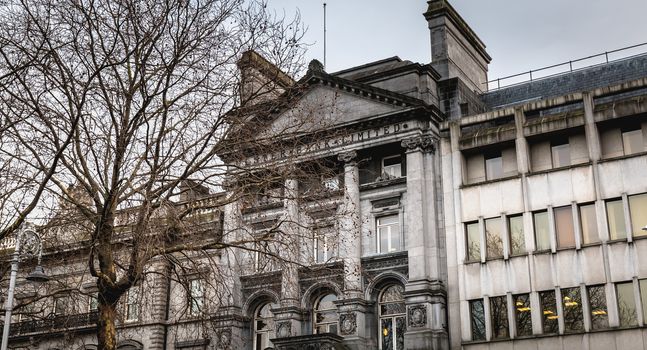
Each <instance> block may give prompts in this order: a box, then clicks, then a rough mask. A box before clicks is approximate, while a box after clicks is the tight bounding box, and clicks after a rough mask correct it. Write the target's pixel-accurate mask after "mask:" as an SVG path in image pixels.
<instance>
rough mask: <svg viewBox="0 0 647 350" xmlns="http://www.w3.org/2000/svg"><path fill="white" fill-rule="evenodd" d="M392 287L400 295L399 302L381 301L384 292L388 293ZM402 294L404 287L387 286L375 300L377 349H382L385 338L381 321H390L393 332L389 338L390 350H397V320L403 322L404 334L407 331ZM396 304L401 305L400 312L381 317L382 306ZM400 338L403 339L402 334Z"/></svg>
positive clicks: (397, 285) (396, 285)
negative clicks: (377, 333)
mask: <svg viewBox="0 0 647 350" xmlns="http://www.w3.org/2000/svg"><path fill="white" fill-rule="evenodd" d="M394 287H395V288H398V289H399V292H400V295H401V297H402V298H401V299H399V300H390V301H384V300H382V299H383V297H384V295H385V294H386V292H387V291H389V289H391V288H394ZM402 293H404V287H403V286H402V285H400V284H389V285H386V286H384V288H382V290H381V291H380V294H379V295H378V299H377V300H378V303H377V304H378V307H377V315H378V331H379V333H380V334H379V335H378V344H379V346H378V349H380V350H382V348H383V343H384V337H385V336H386V334H384V333H385V331H386V330H385V329H383V328H382V320H390V321H391V325H392V330H393V336H392V337H391V339H392V343H391V346H392V347H391V348H392V349H395V350H399V349H398V348H397V345H398V344H397V338H398V336H399V333H398V327H397V325H398V323H397V322H398V319H401V320H403V325H404V332H405V333H406V331H407V322H406V320H407V313H406V306H405V304H404V296H403V294H402ZM396 303H397V304H400V303H401V304H402V307H403V310H402V312H399V313H389V314H388V315H383V314H382V306H383V305H386V304H396ZM393 325H395V327H393ZM402 336H403V337H404V334H403V335H402Z"/></svg>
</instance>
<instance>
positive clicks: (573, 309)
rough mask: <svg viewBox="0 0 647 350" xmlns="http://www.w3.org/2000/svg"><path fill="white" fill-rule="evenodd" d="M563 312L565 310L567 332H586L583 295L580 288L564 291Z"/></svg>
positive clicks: (565, 328)
mask: <svg viewBox="0 0 647 350" xmlns="http://www.w3.org/2000/svg"><path fill="white" fill-rule="evenodd" d="M562 310H564V331H565V332H580V331H583V330H584V313H583V311H582V294H581V292H580V288H579V287H575V288H564V289H562Z"/></svg>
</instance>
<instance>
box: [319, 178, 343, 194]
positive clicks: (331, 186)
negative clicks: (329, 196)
mask: <svg viewBox="0 0 647 350" xmlns="http://www.w3.org/2000/svg"><path fill="white" fill-rule="evenodd" d="M321 187H322V188H323V189H324V190H325V191H337V190H339V178H338V177H337V176H333V177H324V178H322V179H321Z"/></svg>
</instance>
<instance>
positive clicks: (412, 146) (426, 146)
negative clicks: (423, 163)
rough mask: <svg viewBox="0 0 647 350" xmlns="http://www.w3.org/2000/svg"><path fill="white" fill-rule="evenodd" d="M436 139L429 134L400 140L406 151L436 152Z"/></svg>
mask: <svg viewBox="0 0 647 350" xmlns="http://www.w3.org/2000/svg"><path fill="white" fill-rule="evenodd" d="M436 141H437V140H436V139H434V138H433V137H431V136H429V135H421V136H415V137H412V138H408V139H404V140H402V143H401V144H402V147H404V148H406V149H407V152H415V151H421V152H429V153H436Z"/></svg>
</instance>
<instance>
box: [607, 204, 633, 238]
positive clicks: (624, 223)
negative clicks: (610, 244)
mask: <svg viewBox="0 0 647 350" xmlns="http://www.w3.org/2000/svg"><path fill="white" fill-rule="evenodd" d="M624 202H625V201H624V199H623V198H622V197H615V198H609V199H605V200H604V212H605V215H606V220H607V230H608V232H609V240H611V241H626V240H627V238H628V237H629V235H628V232H627V231H629V230H628V227H627V220H626V218H625V214H624V213H625V203H624ZM611 203H613V204H615V203H619V204H620V220H617V221H616V220H614V222H617V223H621V224H622V230H620V232H619V235H618V236H617V237H613V232H612V231H611V220H609V218H610V216H609V204H611Z"/></svg>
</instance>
